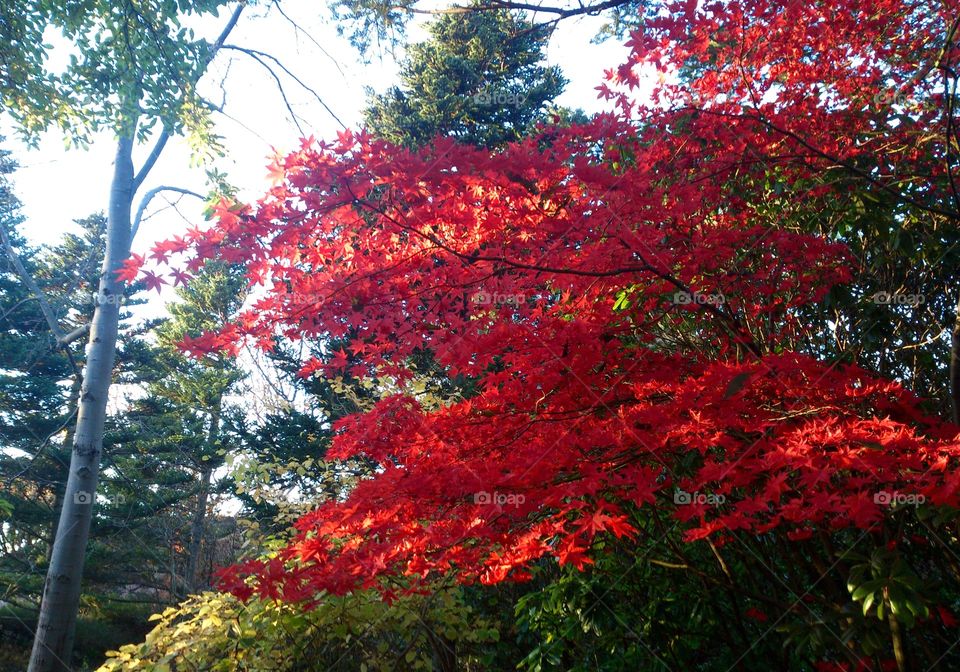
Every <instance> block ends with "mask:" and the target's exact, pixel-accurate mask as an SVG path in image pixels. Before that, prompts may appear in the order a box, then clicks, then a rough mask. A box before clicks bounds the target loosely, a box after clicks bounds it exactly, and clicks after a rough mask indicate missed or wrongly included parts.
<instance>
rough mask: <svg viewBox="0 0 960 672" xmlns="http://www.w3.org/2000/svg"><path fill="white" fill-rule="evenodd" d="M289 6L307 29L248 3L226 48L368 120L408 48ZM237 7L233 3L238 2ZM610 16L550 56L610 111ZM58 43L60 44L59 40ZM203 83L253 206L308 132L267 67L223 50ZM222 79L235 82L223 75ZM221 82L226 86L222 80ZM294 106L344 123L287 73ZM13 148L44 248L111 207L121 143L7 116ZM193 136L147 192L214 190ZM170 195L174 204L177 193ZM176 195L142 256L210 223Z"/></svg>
mask: <svg viewBox="0 0 960 672" xmlns="http://www.w3.org/2000/svg"><path fill="white" fill-rule="evenodd" d="M283 7H284V11H285V13H286V14H287V15H288V16H289V17H291V18H293V19H294V20H295V21H297V23H298V24H300V25H301V27H302V28H303V29H304V31H305V32H300V31H297V30H296V29H294V28H293V26H292V25H291V24H290V23H289V22H288V21H287V20H286V19H285V18H284V17H283V16H281V15H280V14H279V13H278V12H277V11H276V9H275V8H273V7H272V6H266V7H263V6H260V7H251V8H248V9H247V10H245V12H244V15H243V16H242V18H241V21H240V23H239V24H238V25H237V27H236V29H235V30H234V32H233V33H232V34H231V36H230V38H229V40H228V43H232V44H237V45H242V46H244V47H251V48H255V49H258V50H260V51H263V52H267V53H270V54H273V55H275V56H276V57H277V58H278V59H280V60H281V61H282V62H283V63H284V64H285V65H286V66H287V67H288V68H289V69H290V70H291V71H292V72H293V73H294V74H295V75H297V77H298V78H299V79H301V80H302V81H303V82H304V83H305V84H307V85H308V86H310V87H311V88H312V89H314V90H315V91H316V92H317V93H318V94H319V95H320V97H321V98H322V99H323V101H324V102H325V103H326V104H327V106H329V107H330V108H331V110H332V111H333V112H334V113H335V114H336V115H337V117H339V119H341V120H342V121H343V122H344V123H345V124H346V125H347V126H349V127H354V128H355V127H358V126H359V125H360V120H361V118H362V110H363V108H364V106H365V102H366V99H367V93H366V90H365V89H366V87H371V88H372V89H374V90H375V91H377V92H382V91H384V90H385V89H386V88H387V87H388V86H390V85H392V84H395V83H397V80H396V73H397V69H398V68H397V58H399V57H400V56H401V55H402V54H401V53H399V52H398V53H396V54H390V53H381V54H380V56H379V57H378V56H377V55H376V54H374V55H372V61H371V62H370V63H363V62H361V59H360V57H359V55H358V53H357V51H356V49H355V48H354V47H352V46H351V45H350V44H349V43H348V42H347V40H346V39H345V38H342V37H340V36H338V35H337V31H336V26H335V25H334V24H333V23H332V22H330V21H328V20H326V16H325V11H326V10H325V9H324V8H322V7H321V6H320V5H319V4H318V3H316V2H311V1H310V0H285V2H284V4H283ZM228 9H229V8H228ZM228 15H229V13H228V12H227V11H222V12H221V16H220V17H219V18H216V19H209V20H205V21H204V22H202V23H196V22H194V24H193V25H194V27H196V28H197V32H198V33H199V34H202V35H206V36H209V39H211V40H212V39H213V38H214V37H215V36H216V35H217V34H218V33H219V32H220V29H221V27H222V25H223V24H224V23H225V20H226V18H227V16H228ZM425 20H426V19H421V20H419V23H418V25H415V26H413V28H412V29H411V30H410V31H409V34H408V38H409V39H411V40H419V39H423V37H424V36H425V33H424V31H423V29H422V23H423V21H425ZM602 23H603V20H602V19H599V18H596V17H584V18H580V19H573V20H567V21H565V22H561V25H560V27H559V29H558V30H557V31H556V33H555V35H554V37H553V38H552V40H551V42H550V46H549V49H548V53H547V62H548V64H550V65H559V66H560V68H561V69H562V71H563V73H564V76H565V77H566V78H567V79H568V80H569V84H568V86H567V89H566V91H565V92H564V94H563V95H562V97H561V98H560V99H558V101H557V102H558V103H559V104H561V105H565V106H567V107H572V108H577V107H579V108H581V109H583V110H585V111H587V112H596V111H599V110H601V109H605V108H604V106H603V105H602V104H601V101H599V100H597V92H596V90H595V87H596V86H598V85H599V84H600V83H601V81H602V79H603V71H604V70H605V69H607V68H610V67H613V66H615V65H617V64H619V63H621V62H622V61H623V60H624V57H625V55H626V53H627V52H626V49H625V48H624V47H623V46H622V45H621V44H620V43H618V42H617V41H616V40H609V41H607V42H604V43H601V44H592V43H591V38H593V37H594V36H595V35H596V33H597V31H598V30H599V28H600V26H601V25H602ZM52 41H53V43H54V44H55V45H57V41H56V36H53V40H52ZM221 53H222V56H218V58H217V60H216V61H215V63H214V66H213V67H212V68H211V71H210V73H208V76H207V77H206V78H205V80H204V82H203V88H202V91H203V92H204V94H205V95H206V96H207V97H208V98H210V99H212V100H214V101H216V102H218V103H219V102H221V101H222V100H223V92H225V93H226V105H225V107H224V111H225V112H226V114H225V115H221V114H217V115H216V118H215V121H216V130H217V132H218V133H219V134H220V135H221V136H222V137H223V144H224V146H225V147H226V148H227V149H228V155H227V156H225V157H223V158H222V159H218V160H217V161H216V163H215V167H216V168H217V169H218V170H220V171H223V172H225V173H226V174H227V175H228V176H229V179H230V182H231V183H232V184H233V185H235V186H236V187H238V188H239V194H240V198H241V200H245V201H254V200H256V199H257V198H259V196H261V195H262V193H263V192H264V191H266V189H267V188H268V186H269V184H268V182H267V178H266V165H267V163H268V161H269V159H270V157H271V156H273V155H274V153H275V151H279V152H281V153H283V152H285V151H287V150H291V149H293V148H295V147H296V146H297V145H298V144H299V138H300V137H301V133H300V131H299V130H298V129H297V127H296V126H295V125H294V124H293V123H292V122H291V121H290V116H289V113H288V111H287V110H286V108H285V106H284V104H283V101H282V99H281V97H280V95H279V93H278V92H277V88H276V84H275V83H274V81H273V79H272V78H271V76H270V75H269V74H268V73H267V72H266V70H265V69H263V67H262V66H260V65H258V64H257V63H256V62H254V61H252V60H251V59H249V58H248V57H246V56H244V55H243V54H239V53H229V52H221ZM67 57H68V48H67V46H66V45H65V44H63V43H62V42H61V43H60V45H59V46H58V47H57V48H56V49H55V51H54V54H53V56H52V58H51V65H52V66H54V67H56V64H57V62H66V58H67ZM224 76H226V79H225V80H224ZM221 83H222V86H221ZM285 85H286V87H287V92H288V98H289V99H290V101H291V107H292V108H293V110H294V112H295V113H296V114H297V116H298V117H300V118H301V121H300V126H301V128H302V129H303V134H304V135H307V136H309V135H311V134H312V135H314V136H315V137H316V138H318V139H323V138H332V137H335V134H336V132H337V131H338V130H340V129H341V126H340V124H339V123H338V122H337V121H335V120H334V119H333V118H332V117H331V115H330V114H329V113H328V112H327V111H326V110H324V109H323V107H322V106H321V105H320V104H319V103H317V102H316V100H315V99H314V98H313V96H312V95H311V94H309V93H307V92H306V91H304V90H302V89H299V88H298V86H297V85H296V84H295V83H294V82H292V81H291V80H289V79H287V80H286V81H285ZM0 134H2V135H5V136H7V140H6V141H5V143H4V146H5V147H6V148H7V149H10V150H12V151H13V154H14V158H16V159H17V160H18V161H19V163H20V169H19V170H18V171H17V172H16V173H15V174H14V176H13V185H14V190H15V193H16V194H17V196H18V198H19V199H20V200H21V202H22V203H23V213H24V215H25V216H26V223H25V226H24V229H23V231H22V233H23V234H24V235H25V236H26V237H27V238H28V240H30V241H32V242H34V243H54V242H56V241H57V240H58V239H59V238H60V237H61V236H62V235H63V234H64V233H65V232H67V231H69V230H71V229H73V228H74V225H73V224H72V221H73V219H76V218H81V217H85V216H87V215H89V214H92V213H95V212H100V211H104V210H105V209H106V204H107V192H108V186H109V180H110V173H111V164H112V160H113V150H114V145H113V140H112V138H111V137H110V136H109V135H106V134H104V135H102V136H100V137H99V138H98V139H97V140H96V141H95V142H94V143H92V145H91V146H90V147H89V148H88V149H86V150H82V149H71V148H68V147H67V146H66V141H65V138H64V137H63V136H62V135H60V134H59V133H57V132H50V133H47V134H45V135H44V136H43V137H42V139H41V141H40V144H39V148H38V149H36V150H28V149H27V148H26V146H25V145H23V144H22V143H20V142H18V141H17V139H16V137H15V136H16V133H15V130H14V128H13V126H12V124H11V122H10V121H9V119H6V118H0ZM148 151H149V146H144V147H140V148H139V150H138V151H137V152H136V153H135V156H134V161H135V165H137V164H139V163H140V162H142V160H143V157H144V156H145V155H146V154H147V153H148ZM190 163H191V161H190V153H189V150H188V149H187V148H186V146H185V143H184V142H183V141H180V140H176V141H171V142H170V143H169V144H168V146H167V148H166V150H165V151H164V154H163V156H162V158H161V160H160V161H159V162H158V164H157V166H156V167H155V168H154V170H153V171H152V172H151V174H150V176H149V178H148V180H147V182H146V183H145V184H144V186H143V187H142V189H141V192H140V194H141V195H142V194H143V193H146V192H147V191H148V190H149V189H151V188H153V187H155V186H158V185H169V186H177V187H184V188H187V189H191V190H194V191H198V192H200V193H205V192H206V188H205V178H204V173H203V170H201V169H198V168H191V167H190ZM170 200H175V199H174V198H173V197H172V196H171V197H170ZM166 206H167V197H166V196H162V197H158V198H156V199H154V200H153V201H152V203H151V207H150V209H149V210H148V218H147V219H146V220H145V221H144V223H143V225H142V226H141V229H140V233H139V234H138V235H137V239H136V240H135V241H134V244H133V250H134V251H135V252H143V251H145V250H146V249H148V248H149V247H150V246H151V245H152V244H153V243H154V242H156V241H157V240H162V239H165V238H168V237H170V236H172V235H175V234H177V233H180V232H182V231H183V230H184V229H186V228H187V227H188V226H189V225H191V224H199V225H200V226H201V228H202V226H203V225H204V220H203V217H202V215H201V209H202V208H201V205H200V202H199V201H198V200H196V199H191V198H190V197H183V198H182V199H180V200H179V202H178V204H177V207H176V208H172V207H166Z"/></svg>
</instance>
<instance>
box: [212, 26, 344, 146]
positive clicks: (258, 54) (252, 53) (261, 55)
mask: <svg viewBox="0 0 960 672" xmlns="http://www.w3.org/2000/svg"><path fill="white" fill-rule="evenodd" d="M223 48H224V49H229V50H231V51H239V52H240V53H243V54H246V55H247V56H249V57H250V58H252V59H254V60H255V61H257V62H258V63H259V64H260V65H262V66H263V67H265V68H266V69H267V70H268V71H269V72H270V74H271V75H272V76H273V78H274V80H276V82H277V87H278V88H279V89H280V95H281V96H283V102H284V103H285V104H286V106H287V110H288V111H289V112H290V114H291V116H294V123H297V121H296V116H295V115H294V114H293V110H292V109H291V108H290V103H289V102H288V101H287V96H286V94H285V93H284V91H283V84H282V83H281V81H280V78H279V77H278V76H277V74H276V73H275V72H274V71H273V68H271V67H270V66H269V65H267V64H266V63H265V62H264V60H263V59H268V60H270V61H273V62H274V63H276V65H277V67H278V68H280V69H281V70H282V71H283V72H284V73H285V74H286V75H287V76H288V77H290V79H292V80H293V81H295V82H296V83H297V84H299V85H300V87H301V88H302V89H303V90H304V91H306V92H307V93H309V94H310V95H312V96H313V98H314V99H315V100H316V101H317V102H318V103H320V105H321V106H323V109H325V110H326V111H327V113H328V114H329V115H330V116H331V117H333V118H334V120H335V121H336V122H337V123H338V124H340V126H341V127H342V128H344V129H346V128H347V125H346V124H344V123H343V121H341V120H340V117H338V116H337V115H336V114H334V112H333V110H331V109H330V107H329V106H328V105H327V104H326V103H325V102H324V101H323V98H321V97H320V94H319V93H317V92H316V91H315V90H313V89H312V88H310V87H309V86H307V85H306V84H305V83H304V82H303V81H302V80H301V79H300V78H299V77H297V76H296V75H295V74H293V73H292V72H290V70H289V69H288V68H287V66H285V65H284V64H283V63H282V62H281V61H280V59H278V58H277V57H276V56H273V55H271V54H268V53H265V52H263V51H258V50H256V49H248V48H246V47H239V46H237V45H235V44H225V45H223ZM297 129H298V130H300V125H299V124H297ZM302 132H303V131H302V130H301V133H302Z"/></svg>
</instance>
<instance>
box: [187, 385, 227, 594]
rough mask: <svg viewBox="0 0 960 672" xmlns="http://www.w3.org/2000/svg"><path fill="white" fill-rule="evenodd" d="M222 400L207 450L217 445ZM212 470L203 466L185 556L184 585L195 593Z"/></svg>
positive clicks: (212, 416) (212, 417)
mask: <svg viewBox="0 0 960 672" xmlns="http://www.w3.org/2000/svg"><path fill="white" fill-rule="evenodd" d="M222 403H223V398H222V397H220V398H218V399H217V400H216V402H215V403H214V406H213V411H212V413H211V414H210V429H209V431H208V432H207V449H208V450H211V449H213V447H214V446H215V445H216V443H217V436H218V435H219V434H220V409H221V405H222ZM212 475H213V468H212V467H211V466H205V467H204V469H203V473H202V475H201V477H200V490H199V491H198V492H197V509H196V512H195V513H194V515H193V526H192V528H191V530H190V549H189V553H188V555H187V571H186V576H185V577H184V578H185V583H186V584H187V590H189V591H190V592H196V591H197V566H198V565H199V564H200V550H201V546H202V543H203V528H204V521H205V520H206V516H207V496H208V495H209V493H210V477H211V476H212Z"/></svg>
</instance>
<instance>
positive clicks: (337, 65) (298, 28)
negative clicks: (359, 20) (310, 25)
mask: <svg viewBox="0 0 960 672" xmlns="http://www.w3.org/2000/svg"><path fill="white" fill-rule="evenodd" d="M273 6H274V7H276V8H277V11H278V12H280V16H282V17H283V18H284V19H286V20H287V22H288V23H289V24H290V25H291V26H293V30H294V32H295V33H296V34H297V35H300V34H303V36H304V37H306V38H307V39H308V40H310V41H311V42H312V43H313V46H315V47H316V48H317V49H319V50H320V51H321V53H323V55H324V56H326V57H327V58H329V59H330V62H331V63H333V67H335V68H336V69H337V72H339V73H340V76H341V77H343V78H344V79H346V78H347V75H346V74H345V73H344V72H343V68H341V67H340V62H339V61H338V60H337V59H335V58H334V57H333V56H331V55H330V52H328V51H327V50H326V49H324V48H323V45H321V44H320V43H319V42H317V40H316V39H315V38H314V37H313V35H311V34H310V33H309V32H307V31H306V30H304V29H303V28H302V27H301V26H300V24H299V23H297V22H296V21H294V20H293V19H291V18H290V16H289V15H288V14H287V13H286V12H285V11H283V7H282V6H281V4H280V2H279V0H275V1H274V3H273Z"/></svg>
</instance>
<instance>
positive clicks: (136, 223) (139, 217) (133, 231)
mask: <svg viewBox="0 0 960 672" xmlns="http://www.w3.org/2000/svg"><path fill="white" fill-rule="evenodd" d="M163 191H173V192H176V193H178V194H183V195H184V196H194V197H196V198H199V199H200V200H201V201H206V200H207V199H206V197H205V196H201V195H200V194H198V193H197V192H195V191H191V190H189V189H183V188H182V187H168V186H166V185H160V186H159V187H154V188H153V189H151V190H150V191H148V192H147V193H146V194H144V195H143V199H142V200H141V201H140V205H139V206H138V207H137V214H136V216H135V217H134V218H133V226H132V227H131V228H130V242H131V243H132V242H133V239H134V238H135V237H136V235H137V231H138V230H139V229H140V222H141V221H143V213H144V212H145V211H146V209H147V206H148V205H150V201H152V200H153V197H154V196H156V195H157V194H159V193H160V192H163Z"/></svg>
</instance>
